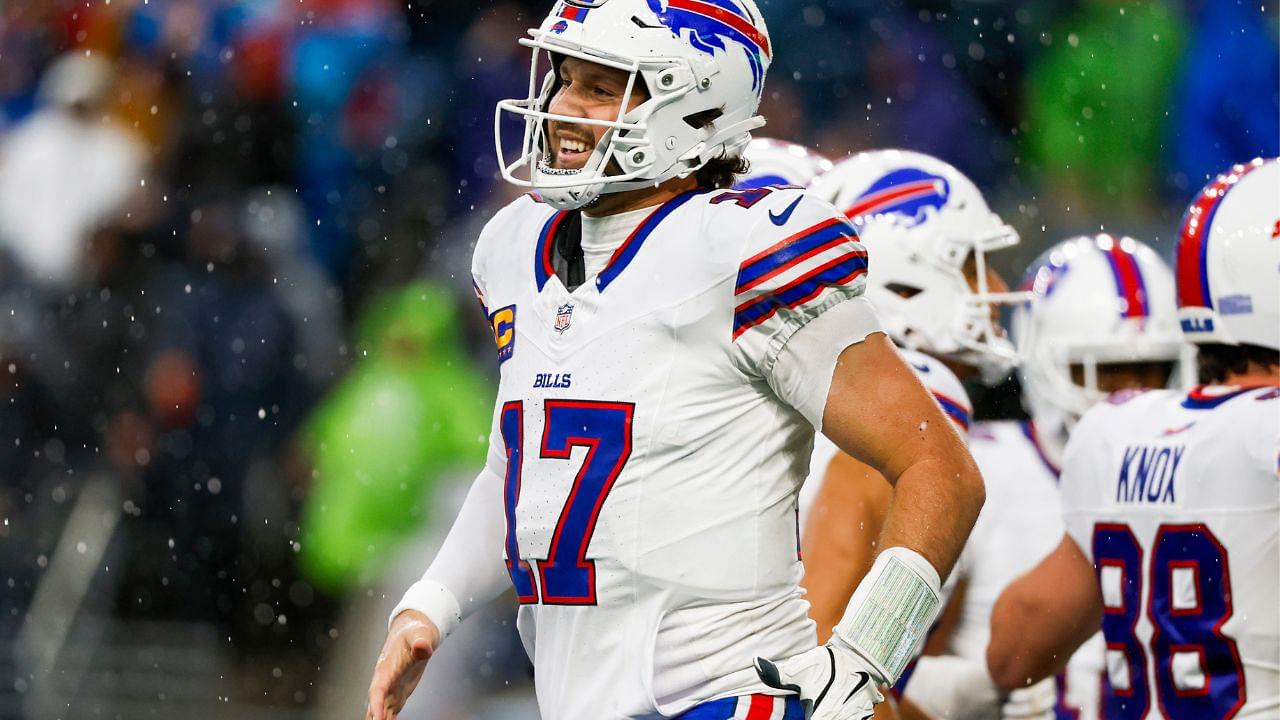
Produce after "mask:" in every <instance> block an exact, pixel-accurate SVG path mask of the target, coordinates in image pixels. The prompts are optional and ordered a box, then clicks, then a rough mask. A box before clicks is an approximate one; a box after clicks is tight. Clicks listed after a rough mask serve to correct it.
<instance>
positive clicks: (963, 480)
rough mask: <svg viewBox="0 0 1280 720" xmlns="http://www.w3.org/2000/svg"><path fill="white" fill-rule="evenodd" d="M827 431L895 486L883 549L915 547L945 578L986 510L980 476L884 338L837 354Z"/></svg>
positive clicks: (935, 406) (877, 337)
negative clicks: (978, 519) (982, 511)
mask: <svg viewBox="0 0 1280 720" xmlns="http://www.w3.org/2000/svg"><path fill="white" fill-rule="evenodd" d="M822 431H823V433H824V434H826V435H827V437H829V438H831V439H832V440H833V441H834V442H835V443H836V444H837V445H838V446H840V448H841V449H842V450H844V451H845V452H847V453H849V454H850V455H852V456H854V457H857V458H859V459H861V460H862V461H864V462H866V463H867V464H868V465H869V466H871V467H872V468H875V469H876V470H877V471H878V472H879V473H880V474H881V475H882V476H883V477H884V478H885V479H886V480H888V481H889V482H890V483H891V484H892V485H893V486H894V493H893V504H892V506H891V507H890V510H889V514H888V516H887V517H886V518H885V526H884V530H883V532H882V533H881V537H880V547H881V548H891V547H906V548H910V549H912V550H914V551H916V552H918V553H919V554H920V555H922V556H924V558H925V559H926V560H928V561H929V563H930V564H931V565H932V566H933V567H934V568H935V569H936V570H937V571H938V575H939V579H941V580H945V579H946V576H947V575H948V574H949V573H950V572H951V568H952V566H953V565H954V564H955V561H956V558H957V557H959V556H960V550H961V548H963V547H964V541H965V539H966V538H967V537H968V535H969V530H970V529H972V527H973V523H974V521H975V520H976V519H977V517H978V511H979V510H981V509H982V500H983V497H984V491H983V486H982V476H981V475H980V474H979V473H978V468H977V466H976V465H974V463H973V459H972V458H971V457H970V456H969V452H968V451H967V450H966V449H965V447H964V443H963V441H961V439H960V436H959V434H958V433H957V432H956V430H955V427H954V426H953V425H952V424H951V422H950V421H949V420H948V419H947V417H946V415H944V414H943V412H942V409H941V408H940V407H939V406H938V404H937V402H936V401H935V400H934V399H933V396H931V395H930V394H929V392H928V391H927V390H926V389H925V387H924V386H923V385H922V384H921V383H920V381H919V379H917V378H916V376H915V374H914V373H912V372H911V369H910V368H909V367H907V364H906V363H904V362H903V361H902V358H901V357H900V356H899V355H898V353H897V352H896V351H895V350H894V349H893V345H892V344H891V343H890V342H889V340H888V338H887V337H885V336H884V335H882V334H876V335H872V336H870V337H868V338H867V339H866V340H865V341H863V342H861V343H857V344H855V345H851V346H849V347H848V348H847V349H846V350H845V351H844V352H843V353H842V354H841V355H840V359H839V361H838V363H837V365H836V370H835V374H834V375H833V377H832V381H831V389H830V390H829V391H828V394H827V405H826V410H825V412H824V413H823V425H822Z"/></svg>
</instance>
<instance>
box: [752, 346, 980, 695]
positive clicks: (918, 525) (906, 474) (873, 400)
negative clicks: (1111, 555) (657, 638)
mask: <svg viewBox="0 0 1280 720" xmlns="http://www.w3.org/2000/svg"><path fill="white" fill-rule="evenodd" d="M822 431H823V433H824V434H826V435H827V436H828V437H829V438H831V439H832V441H834V442H835V443H836V445H837V446H839V447H840V448H841V449H842V450H844V451H845V452H846V453H848V454H849V455H851V456H854V457H857V458H859V459H861V460H862V461H864V462H866V463H867V464H868V465H869V466H870V467H872V468H874V469H875V470H876V471H877V472H879V473H880V474H881V475H882V476H883V477H884V478H885V479H886V480H888V481H889V482H890V483H891V484H892V485H893V486H894V492H893V502H892V505H891V506H890V510H889V514H888V516H887V518H886V520H885V528H884V531H883V532H882V533H881V540H880V547H881V548H883V550H882V551H881V553H880V554H879V556H878V557H877V559H876V561H875V563H874V564H873V565H872V568H871V570H870V572H869V573H867V575H866V577H865V578H863V580H862V582H861V583H860V584H859V586H858V588H857V590H855V592H854V594H853V597H852V598H851V599H850V601H849V603H848V606H847V607H846V609H845V611H844V614H843V616H842V618H841V620H840V621H839V622H837V623H836V625H835V632H834V635H833V637H832V639H831V641H830V642H828V643H827V645H825V646H823V647H819V648H816V649H814V650H812V651H810V652H807V653H804V654H802V655H799V656H796V657H794V658H791V659H789V660H787V661H785V662H783V663H774V662H771V661H770V660H768V659H763V658H762V659H758V660H757V668H758V670H759V671H760V675H761V677H762V678H763V679H764V680H765V682H766V683H767V684H770V685H773V686H774V687H779V688H785V689H793V690H795V691H797V692H798V693H799V694H800V696H801V698H802V700H804V701H807V702H811V703H813V709H814V714H813V717H818V718H825V717H831V718H841V717H854V718H866V717H871V716H872V707H873V703H874V702H875V701H878V700H879V697H880V694H879V692H878V691H876V690H875V689H874V687H872V686H874V685H875V684H876V683H879V684H886V685H891V684H893V683H894V682H895V681H896V680H897V679H898V677H899V675H900V674H901V673H902V670H903V668H904V667H905V665H906V663H907V662H908V661H909V660H910V659H911V658H912V657H913V655H914V652H913V651H914V649H915V647H917V645H918V643H919V641H920V640H921V639H922V638H923V636H924V633H925V632H926V631H927V630H928V628H929V626H930V625H931V624H932V622H933V620H934V619H936V617H937V614H938V611H939V610H940V606H941V590H940V585H941V580H942V579H943V578H945V577H946V574H947V573H949V572H950V571H951V568H952V566H953V565H954V564H955V561H956V558H958V557H959V554H960V550H961V548H962V547H963V546H964V542H965V538H966V537H967V536H968V533H969V530H970V529H971V528H972V527H973V523H974V521H975V520H976V519H977V516H978V512H979V510H980V509H981V508H982V501H983V495H984V493H983V487H982V478H981V476H980V475H979V473H978V470H977V467H976V466H975V465H974V463H973V459H972V458H971V457H970V456H969V453H968V451H967V450H965V447H964V443H963V442H962V441H961V439H960V436H959V435H958V433H957V432H956V430H955V428H954V427H953V426H952V423H951V421H950V420H948V419H947V417H946V415H945V414H943V411H942V408H941V407H940V406H939V405H938V403H937V402H936V401H935V400H934V398H933V396H932V395H930V394H929V392H928V391H927V390H926V389H925V387H924V386H923V385H922V384H921V383H920V381H919V380H918V379H917V378H916V376H915V374H914V373H912V372H911V370H910V368H908V367H907V365H906V363H905V362H903V360H902V358H901V356H900V355H899V354H898V352H897V351H896V350H895V349H894V347H893V345H892V344H891V343H890V342H889V340H888V338H887V337H885V335H883V334H882V333H873V334H871V335H869V336H867V337H866V339H864V340H863V341H861V342H858V343H855V344H853V345H850V346H849V347H847V348H845V350H844V351H843V352H841V354H840V356H839V358H838V359H837V362H836V366H835V370H834V373H833V375H832V382H831V385H830V388H829V389H828V392H827V400H826V404H825V406H824V411H823V417H822ZM886 627H893V628H895V630H894V631H892V632H885V631H884V628H886ZM830 694H835V695H836V696H837V697H839V696H845V695H846V694H847V696H848V697H855V696H859V695H861V696H863V697H866V698H867V702H866V704H865V705H864V706H863V707H862V709H861V710H857V709H855V708H854V707H853V706H851V705H841V706H840V708H839V710H838V711H843V712H853V713H861V714H850V715H843V714H835V711H832V710H831V709H830V707H831V705H832V703H831V702H830V701H828V708H824V707H823V699H824V698H826V697H828V696H829V695H830ZM824 711H825V712H824Z"/></svg>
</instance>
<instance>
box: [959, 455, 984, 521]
mask: <svg viewBox="0 0 1280 720" xmlns="http://www.w3.org/2000/svg"><path fill="white" fill-rule="evenodd" d="M956 468H957V469H956V489H957V492H956V495H957V496H958V498H959V505H960V508H958V509H961V510H963V511H964V512H965V513H966V514H967V515H968V517H969V518H970V525H972V524H973V522H977V519H978V513H979V512H981V510H982V506H983V504H985V503H986V502H987V486H986V483H984V482H983V481H982V473H981V472H979V470H978V465H977V463H975V462H974V461H973V457H972V456H971V455H969V452H968V451H967V450H961V455H960V457H959V458H958V460H957V462H956Z"/></svg>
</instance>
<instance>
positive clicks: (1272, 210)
mask: <svg viewBox="0 0 1280 720" xmlns="http://www.w3.org/2000/svg"><path fill="white" fill-rule="evenodd" d="M1177 266H1178V319H1179V320H1180V321H1181V323H1182V332H1183V333H1184V334H1185V335H1186V336H1187V339H1188V340H1190V341H1192V342H1195V343H1222V344H1225V345H1242V344H1243V345H1257V346H1259V347H1264V348H1271V349H1272V350H1280V160H1277V159H1275V158H1272V159H1270V160H1263V159H1261V158H1259V159H1257V160H1254V161H1253V162H1249V163H1245V164H1243V165H1236V166H1235V167H1233V168H1231V169H1230V170H1229V171H1227V172H1225V173H1223V174H1221V175H1219V176H1218V177H1217V178H1216V179H1215V180H1214V181H1213V182H1211V183H1209V184H1208V185H1207V186H1205V188H1204V190H1201V191H1200V194H1199V195H1198V196H1196V199H1195V200H1194V201H1193V202H1192V203H1191V205H1190V207H1188V208H1187V213H1186V215H1185V216H1184V217H1183V218H1182V227H1181V232H1180V233H1179V237H1178V253H1177Z"/></svg>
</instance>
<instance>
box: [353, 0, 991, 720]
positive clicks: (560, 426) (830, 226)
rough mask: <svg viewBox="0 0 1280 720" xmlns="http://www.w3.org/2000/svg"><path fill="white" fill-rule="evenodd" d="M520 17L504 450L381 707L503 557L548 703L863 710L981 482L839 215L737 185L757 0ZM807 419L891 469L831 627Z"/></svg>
mask: <svg viewBox="0 0 1280 720" xmlns="http://www.w3.org/2000/svg"><path fill="white" fill-rule="evenodd" d="M530 35H531V39H526V40H522V41H521V42H522V44H525V45H526V46H529V47H531V48H532V49H533V54H534V65H533V68H532V70H531V74H530V93H529V97H528V98H526V99H525V100H521V101H504V102H502V103H500V104H499V114H498V118H497V121H498V122H497V128H496V130H497V131H498V132H497V134H498V135H499V138H498V146H499V148H500V149H501V148H502V142H501V129H502V122H503V120H504V118H505V114H506V113H514V114H515V115H516V116H518V118H519V119H522V120H523V126H524V136H523V142H522V150H521V153H520V155H519V156H518V157H516V158H515V159H514V160H512V161H509V162H508V161H506V160H505V159H504V160H503V162H502V163H501V166H502V172H503V175H504V177H506V178H507V179H508V180H509V181H512V182H516V183H517V184H520V185H524V186H526V187H530V188H532V189H533V190H535V191H536V194H530V195H528V196H525V197H522V198H520V199H518V200H516V201H515V202H513V203H512V204H511V205H509V206H507V207H506V208H504V209H503V210H501V211H499V213H498V214H497V216H496V217H495V218H494V219H493V220H492V221H491V222H490V223H489V225H488V226H487V227H486V228H485V230H484V232H483V233H482V234H481V237H480V239H479V242H478V244H477V246H476V252H475V259H474V263H473V275H474V280H475V285H476V291H477V294H478V296H479V297H480V299H481V302H482V304H483V305H484V306H485V307H486V311H487V312H488V313H489V316H490V319H491V321H492V324H493V327H494V332H495V338H496V340H497V344H498V353H499V357H500V359H501V381H500V385H499V391H498V399H497V403H496V408H495V412H494V422H493V430H492V433H491V439H490V452H489V459H488V463H487V467H486V469H485V470H484V471H483V472H482V473H481V475H480V476H479V477H478V478H477V479H476V482H475V484H474V486H473V488H472V490H471V493H470V495H469V496H468V498H467V500H466V502H465V503H464V505H463V508H462V510H461V511H460V514H459V517H458V519H457V521H456V522H455V524H454V526H453V529H452V530H451V531H450V534H449V537H448V538H447V539H446V541H445V543H444V546H443V547H442V548H441V550H440V553H439V554H438V555H437V557H436V559H435V560H434V562H432V564H431V566H430V567H429V568H428V569H427V572H426V574H425V576H424V577H423V579H422V580H421V581H419V582H418V583H416V584H415V585H414V586H413V587H412V588H410V590H409V591H408V592H407V593H406V595H405V597H404V599H403V600H402V602H401V604H400V606H399V607H398V608H397V610H396V612H395V613H394V614H393V617H392V621H391V627H390V632H389V634H388V637H387V641H386V644H385V645H384V648H383V652H382V655H381V657H380V659H379V662H378V664H377V667H376V669H375V671H374V677H373V680H372V682H371V685H370V691H369V713H368V715H369V717H370V718H379V719H381V718H387V717H394V716H395V715H396V713H397V712H398V710H399V709H400V707H401V706H402V705H403V702H404V700H405V698H406V697H407V696H408V694H409V693H410V692H412V690H413V688H414V686H415V685H416V683H417V680H418V678H419V677H421V673H422V672H423V670H424V669H425V666H426V662H427V660H428V658H429V657H430V656H431V654H432V653H433V652H435V650H436V648H437V647H438V646H439V645H440V643H441V642H442V641H443V640H444V638H445V637H446V636H447V635H448V633H449V631H450V630H451V629H453V627H455V626H456V625H457V623H458V622H459V621H460V620H461V619H462V618H464V617H466V616H467V615H469V614H470V613H472V612H473V611H474V610H475V609H476V608H477V607H478V606H480V605H482V604H484V603H486V602H488V601H490V600H491V599H493V598H494V597H495V596H497V595H498V594H499V593H501V592H502V591H503V590H504V589H505V588H506V587H509V586H514V587H515V590H516V593H517V595H518V597H519V598H520V601H521V603H522V606H521V609H520V613H519V619H518V627H519V629H520V632H521V636H522V638H523V639H524V642H525V646H526V649H527V650H528V651H529V653H530V655H531V657H532V658H533V662H534V665H535V667H536V669H537V672H536V678H535V683H536V689H537V694H538V702H539V706H540V711H541V714H542V716H543V717H545V718H549V719H550V718H555V719H557V720H588V719H589V720H600V719H601V718H656V717H673V716H675V717H683V718H686V719H687V720H706V719H710V718H730V717H748V718H752V720H756V719H758V718H779V717H785V718H802V717H806V716H807V717H810V718H815V719H818V720H822V719H826V718H840V719H844V718H866V717H870V716H871V714H872V712H873V710H872V707H873V705H874V704H875V703H876V702H878V701H880V699H881V698H880V694H879V692H878V691H877V689H876V686H877V684H881V683H884V684H891V683H892V682H893V681H894V680H896V679H897V677H898V675H899V673H901V671H902V669H903V667H904V665H905V664H906V662H907V660H908V659H909V658H910V656H911V654H912V652H913V650H914V648H915V647H916V645H917V644H918V642H919V640H920V639H921V637H922V636H923V634H924V632H925V631H926V630H927V628H928V627H929V625H930V624H931V623H932V622H933V619H934V617H935V616H936V613H937V609H938V606H939V586H940V584H941V580H942V579H944V578H945V576H946V574H947V573H948V572H949V571H950V569H951V566H952V564H953V563H954V561H955V558H956V556H957V554H958V553H959V551H960V548H961V546H962V545H963V544H964V539H965V537H966V535H967V534H968V532H969V529H970V527H971V526H972V524H973V520H974V518H975V517H976V515H977V513H978V510H979V509H980V507H981V504H982V482H981V478H980V477H979V475H978V473H977V470H976V468H975V467H974V466H973V463H972V460H971V459H970V458H969V456H968V453H967V452H966V451H965V449H964V446H963V443H962V442H961V441H960V438H959V436H958V435H957V434H956V432H955V430H954V428H953V426H952V425H951V423H950V422H949V421H948V420H947V418H946V416H945V415H944V414H943V413H942V411H941V410H940V409H939V407H938V405H937V404H936V403H935V402H934V400H933V398H932V397H931V396H930V395H929V394H928V393H927V392H926V391H925V390H924V388H923V387H921V385H920V383H919V382H918V381H917V380H916V378H915V376H914V375H913V374H912V373H911V370H910V369H909V368H908V367H907V366H906V364H905V363H904V362H902V360H901V358H900V357H899V356H898V354H897V352H896V351H895V350H894V349H893V346H892V344H891V343H890V342H889V341H888V340H887V339H886V338H885V337H884V335H883V333H882V332H881V331H880V329H879V326H878V323H877V321H876V319H875V316H874V314H873V313H872V312H871V309H870V306H869V305H868V303H867V302H866V300H865V299H862V298H861V297H860V296H861V294H862V291H863V286H864V283H865V274H866V267H867V258H866V253H865V251H864V250H863V248H862V246H861V245H860V244H859V243H858V242H857V236H856V233H855V231H854V229H853V227H852V226H851V225H850V224H849V223H848V222H847V220H846V219H845V217H844V216H843V215H842V214H840V213H839V212H838V211H836V210H835V209H834V208H833V207H832V206H830V205H829V204H827V203H825V202H822V201H819V200H816V199H814V198H812V197H809V196H807V195H806V194H805V193H804V191H802V190H800V189H796V188H767V187H764V188H753V189H748V190H741V191H735V190H731V189H729V186H730V185H731V184H732V182H733V176H734V173H735V172H738V171H740V170H741V169H743V168H742V163H741V153H742V151H743V148H744V146H745V145H746V144H747V142H748V140H749V139H750V131H751V130H753V129H755V128H757V127H760V126H761V125H762V124H763V120H762V119H761V118H760V117H758V116H757V115H756V114H755V112H756V108H757V106H758V104H759V98H760V93H761V92H762V90H763V87H764V78H765V71H766V69H767V68H768V65H769V61H770V57H771V49H770V44H769V36H768V32H767V30H766V29H765V26H764V23H763V21H762V20H761V18H760V13H759V11H758V9H757V8H756V6H755V5H754V3H753V2H751V0H717V1H716V2H713V3H709V2H694V1H693V0H666V1H665V2H664V1H663V0H594V1H591V2H587V1H586V0H573V1H570V2H560V3H557V4H556V6H555V7H554V8H553V10H552V12H551V14H550V15H549V16H548V17H547V18H546V20H544V21H543V23H542V25H541V27H539V28H538V29H535V30H532V31H531V32H530ZM539 60H543V61H549V62H550V67H551V69H550V72H547V73H546V74H545V75H540V74H539V71H538V66H539ZM539 82H540V85H539ZM815 429H816V430H820V431H821V432H823V433H824V434H825V435H826V436H827V437H829V438H831V439H832V440H833V441H834V442H835V443H836V444H837V445H838V446H839V447H841V448H842V449H844V450H845V451H847V452H849V453H851V454H854V455H856V456H858V457H860V458H862V459H863V460H864V461H866V462H867V463H869V464H870V465H871V466H873V467H875V468H877V469H878V471H879V472H881V474H883V475H884V476H885V477H886V478H888V479H889V480H890V482H892V483H894V484H895V486H896V487H895V499H894V507H893V510H892V511H891V513H890V514H889V517H888V518H887V520H886V523H885V530H884V534H883V536H882V542H881V546H882V547H883V548H885V550H884V551H883V552H881V554H880V556H879V557H878V558H877V560H876V562H875V564H874V566H873V567H872V569H871V571H870V572H869V573H868V574H867V577H866V579H865V580H864V581H863V583H862V584H861V585H860V586H859V588H858V590H857V592H855V593H854V596H853V598H852V599H851V600H850V602H849V604H848V608H847V610H846V613H845V617H844V619H843V620H842V621H841V622H840V623H839V624H838V625H837V630H836V634H835V635H834V636H833V637H832V638H831V640H830V641H829V642H827V643H826V644H825V645H821V646H817V638H816V635H815V632H814V625H813V623H812V622H811V621H810V620H809V618H808V604H807V603H806V602H805V601H804V599H803V597H802V591H801V590H800V587H799V579H800V575H801V564H800V559H799V555H798V549H797V527H796V496H797V493H798V490H799V487H800V484H801V482H802V481H803V478H804V476H805V475H806V473H807V469H808V467H807V466H808V459H809V453H810V451H811V448H812V445H813V437H814V431H815Z"/></svg>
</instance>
